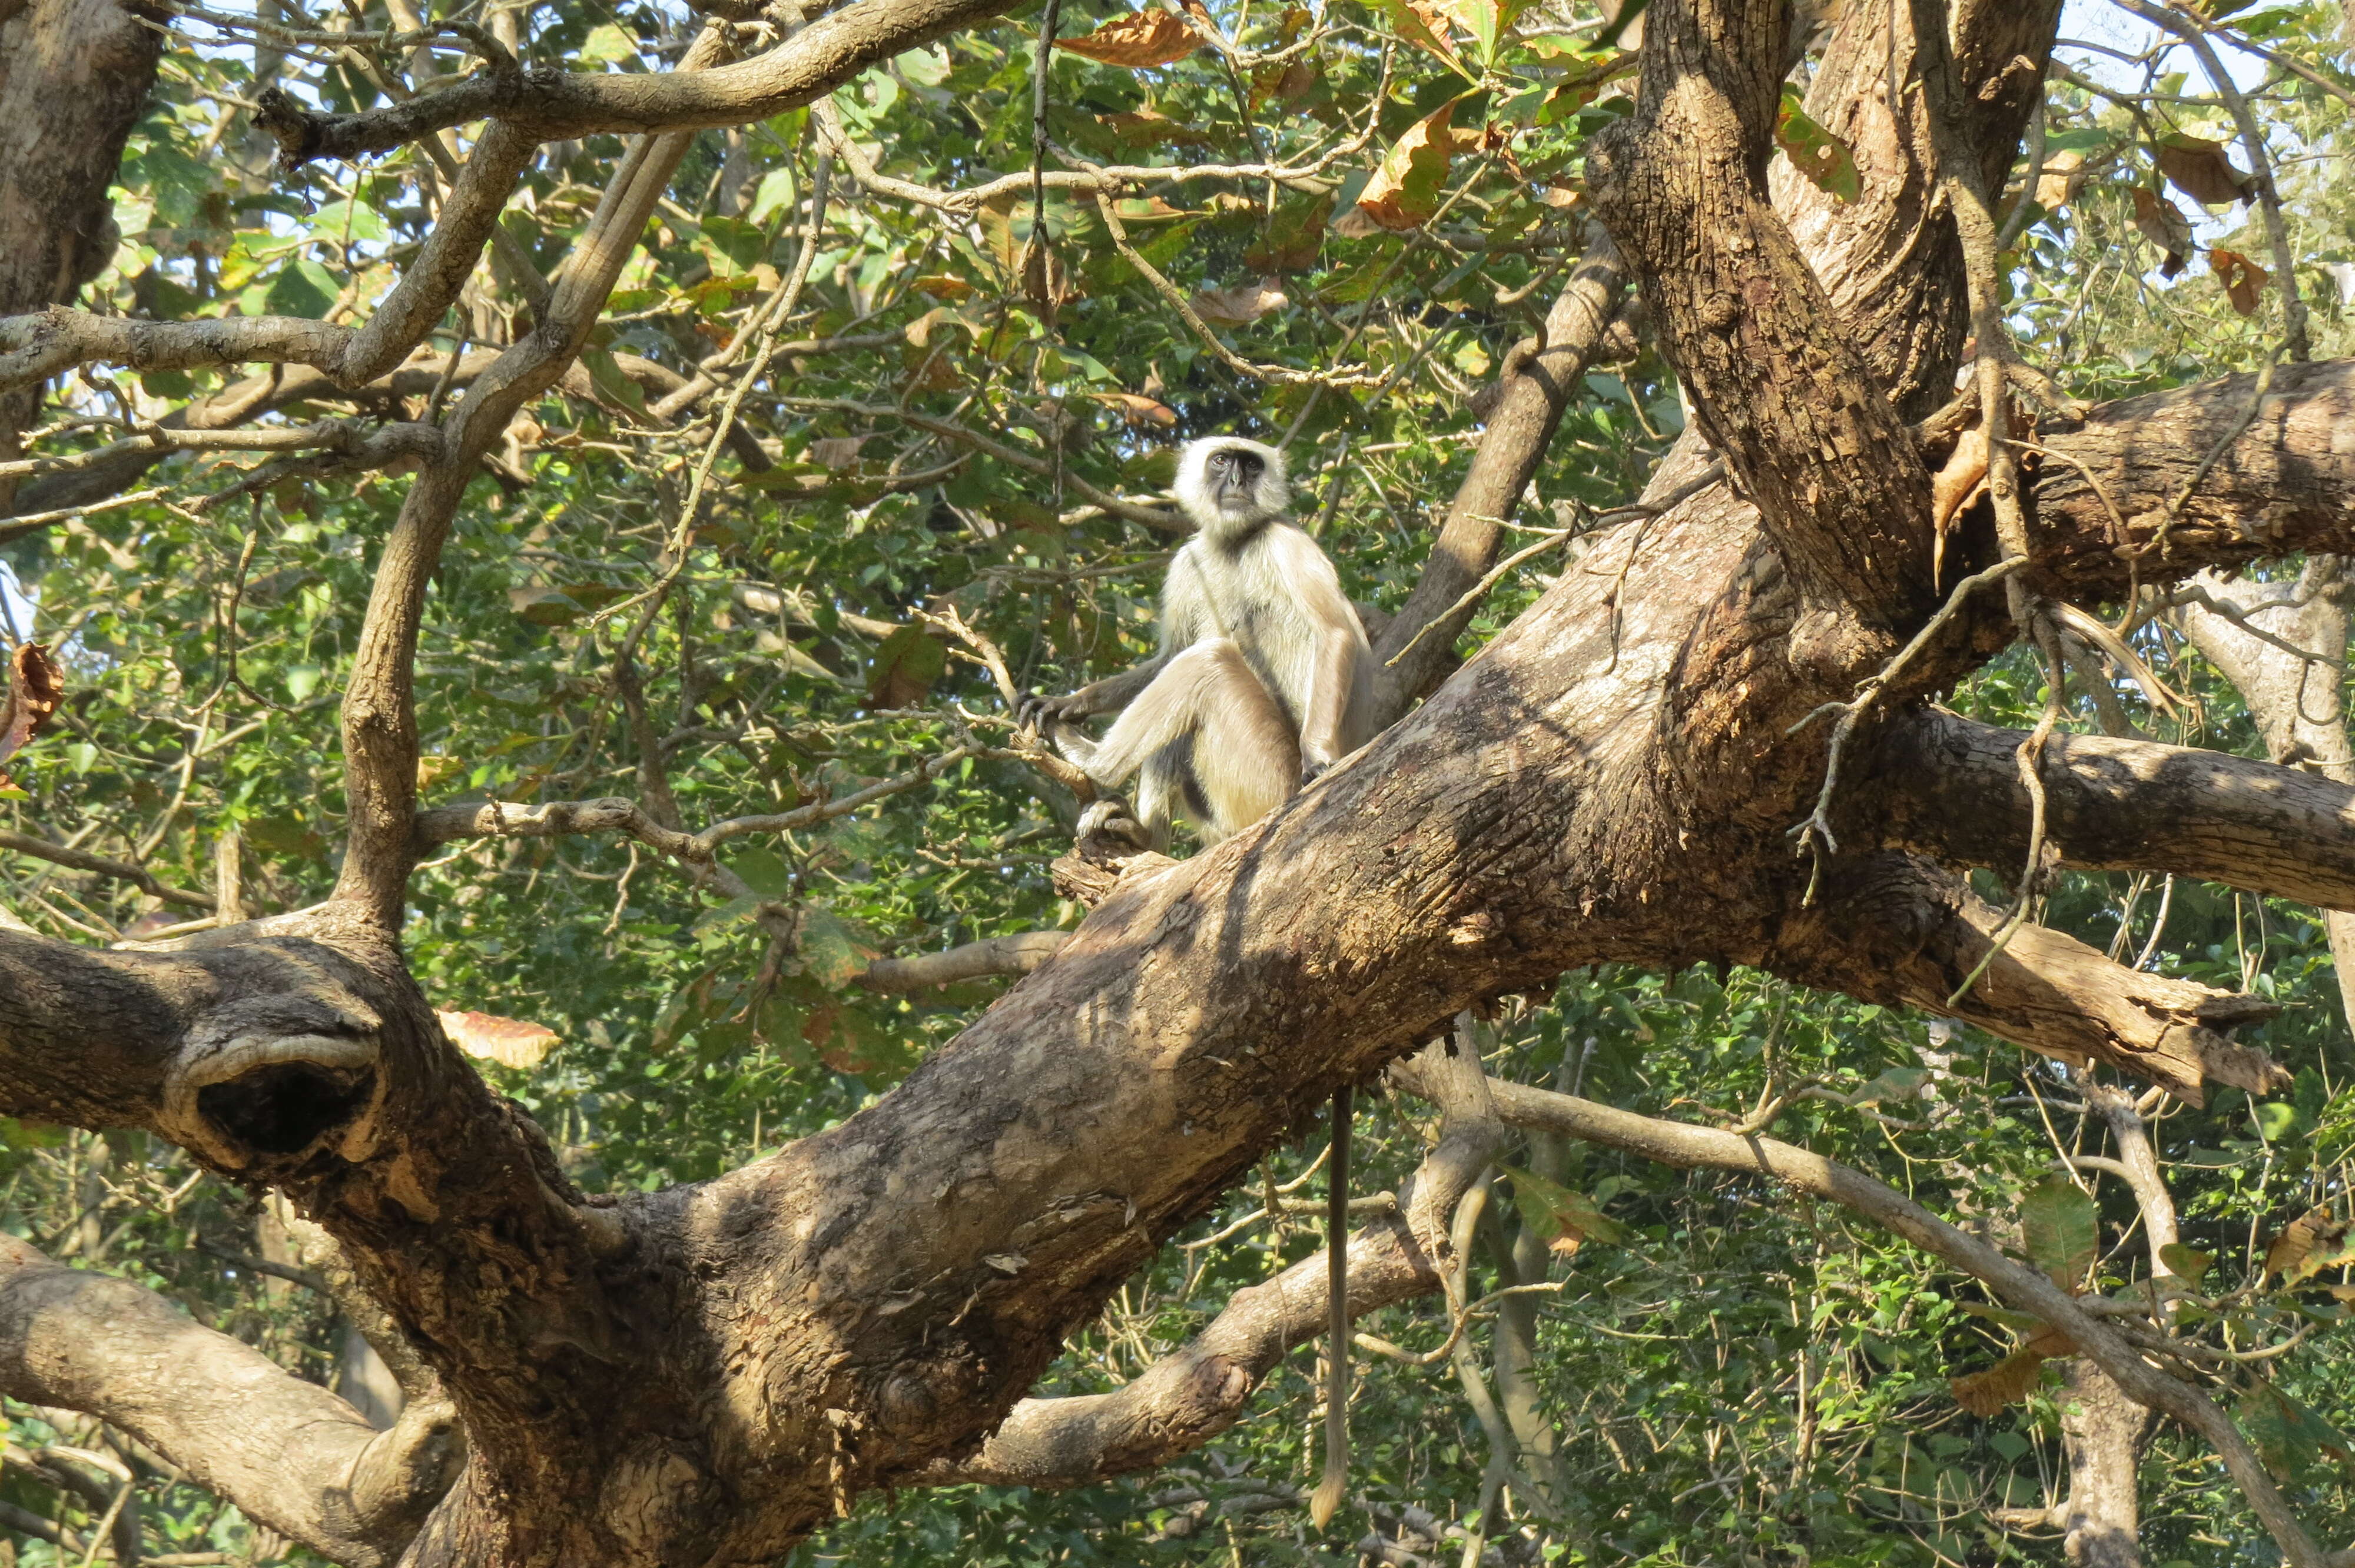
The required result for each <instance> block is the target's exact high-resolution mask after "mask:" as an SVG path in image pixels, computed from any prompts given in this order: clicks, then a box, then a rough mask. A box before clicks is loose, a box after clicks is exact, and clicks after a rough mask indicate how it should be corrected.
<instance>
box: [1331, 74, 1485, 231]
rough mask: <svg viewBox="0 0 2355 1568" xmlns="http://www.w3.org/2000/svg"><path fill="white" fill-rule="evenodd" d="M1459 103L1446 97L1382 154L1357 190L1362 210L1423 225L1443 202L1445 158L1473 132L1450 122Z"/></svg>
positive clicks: (1379, 219) (1381, 219)
mask: <svg viewBox="0 0 2355 1568" xmlns="http://www.w3.org/2000/svg"><path fill="white" fill-rule="evenodd" d="M1454 116H1455V104H1454V103H1452V102H1450V103H1443V104H1441V105H1440V106H1439V108H1438V109H1437V110H1436V111H1433V112H1432V113H1430V114H1427V115H1425V116H1424V117H1423V118H1422V119H1421V120H1418V121H1416V122H1414V123H1413V124H1412V125H1411V126H1409V127H1407V132H1406V134H1405V135H1403V136H1401V137H1400V138H1399V139H1398V143H1397V144H1396V145H1394V146H1393V147H1391V150H1390V151H1389V152H1388V153H1386V154H1383V155H1382V166H1381V167H1380V168H1379V169H1376V170H1375V171H1374V177H1373V178H1372V179H1370V180H1368V181H1367V182H1366V188H1365V189H1364V190H1362V191H1360V192H1359V193H1358V210H1359V211H1360V212H1363V213H1364V214H1365V215H1366V216H1367V217H1370V218H1372V219H1373V220H1374V221H1375V222H1376V223H1378V224H1380V226H1381V227H1382V228H1391V229H1400V230H1404V229H1409V228H1422V227H1423V224H1425V223H1427V222H1429V221H1430V218H1431V215H1432V214H1433V212H1435V211H1437V210H1438V207H1439V187H1440V185H1442V184H1443V183H1444V181H1445V180H1446V178H1447V161H1448V160H1449V159H1450V158H1452V157H1454V156H1455V153H1456V149H1457V148H1458V147H1460V146H1461V145H1462V144H1463V143H1465V142H1467V141H1470V140H1471V139H1472V138H1471V137H1470V136H1467V135H1464V134H1462V133H1460V132H1456V131H1455V129H1454V128H1453V127H1452V126H1450V125H1449V123H1448V122H1449V121H1450V120H1451V119H1452V118H1453V117H1454Z"/></svg>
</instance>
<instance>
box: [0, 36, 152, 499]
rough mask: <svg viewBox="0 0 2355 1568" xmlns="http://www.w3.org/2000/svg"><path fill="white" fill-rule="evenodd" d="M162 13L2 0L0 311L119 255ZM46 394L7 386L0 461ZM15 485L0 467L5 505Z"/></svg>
mask: <svg viewBox="0 0 2355 1568" xmlns="http://www.w3.org/2000/svg"><path fill="white" fill-rule="evenodd" d="M161 20H162V16H161V15H160V14H159V13H156V12H154V11H151V10H148V9H147V8H145V7H140V8H138V9H137V10H136V11H135V12H134V10H133V9H132V8H129V7H126V6H125V5H122V4H120V3H119V0H0V316H13V315H21V314H23V313H26V312H28V311H37V310H39V309H40V308H41V307H42V306H44V305H51V304H64V303H67V302H70V301H71V300H72V299H73V297H74V295H75V294H76V293H77V292H78V291H80V288H81V286H82V285H83V284H84V283H87V282H88V281H90V280H91V279H92V278H95V277H96V276H98V274H99V273H100V272H101V271H102V270H105V267H106V264H107V263H108V262H109V261H111V260H113V259H114V247H115V241H116V238H117V236H116V234H115V229H114V217H113V213H112V207H111V204H110V203H109V201H108V199H107V188H108V186H109V185H112V183H113V180H114V170H115V165H116V164H119V163H120V162H121V161H122V159H123V142H124V140H125V139H126V138H128V137H129V136H130V134H131V128H132V126H133V125H134V124H136V123H137V122H138V120H139V111H140V110H141V109H143V108H144V107H145V105H146V102H147V90H148V89H149V88H150V87H152V86H153V85H154V84H155V62H156V61H157V60H158V59H160V58H163V50H164V38H163V34H162V33H161V32H160V31H159V30H158V26H156V24H159V23H160V22H161ZM39 395H40V394H39V388H38V387H18V388H16V389H15V390H13V391H5V392H0V461H6V460H7V459H10V458H13V457H16V455H18V445H17V441H18V437H19V436H20V435H21V433H22V432H23V431H24V430H25V429H27V427H28V426H29V425H30V424H31V423H32V416H33V410H34V408H36V406H37V401H38V398H39ZM13 487H14V482H13V481H11V480H7V479H0V512H5V511H6V509H7V504H8V492H9V491H10V490H11V489H13Z"/></svg>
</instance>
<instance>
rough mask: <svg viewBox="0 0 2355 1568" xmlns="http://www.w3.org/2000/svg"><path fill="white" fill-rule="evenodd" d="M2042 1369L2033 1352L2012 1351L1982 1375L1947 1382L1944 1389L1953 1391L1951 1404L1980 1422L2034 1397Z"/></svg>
mask: <svg viewBox="0 0 2355 1568" xmlns="http://www.w3.org/2000/svg"><path fill="white" fill-rule="evenodd" d="M2043 1365H2044V1357H2043V1356H2042V1355H2041V1354H2040V1353H2038V1352H2037V1351H2031V1350H2019V1351H2012V1352H2011V1354H2009V1355H2008V1356H2006V1357H2004V1358H2003V1360H2001V1361H1998V1362H1996V1363H1995V1365H1993V1366H1991V1367H1989V1368H1987V1371H1985V1372H1973V1373H1971V1374H1970V1375H1969V1376H1968V1377H1958V1378H1952V1379H1949V1380H1948V1382H1947V1385H1946V1386H1947V1387H1949V1388H1951V1389H1953V1390H1954V1393H1955V1404H1959V1405H1961V1406H1962V1407H1963V1408H1964V1409H1965V1410H1967V1411H1969V1412H1970V1413H1971V1414H1973V1415H1977V1416H1979V1417H1981V1418H1982V1419H1984V1418H1985V1417H1987V1416H1990V1415H1994V1414H1997V1413H1998V1412H1999V1411H2001V1410H2002V1409H2003V1407H2004V1406H2005V1405H2007V1404H2019V1402H2020V1401H2021V1400H2023V1399H2026V1398H2027V1397H2028V1396H2029V1395H2030V1393H2034V1392H2035V1389H2036V1378H2037V1372H2038V1371H2039V1369H2041V1367H2042V1366H2043Z"/></svg>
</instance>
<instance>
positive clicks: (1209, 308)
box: [1192, 278, 1292, 326]
mask: <svg viewBox="0 0 2355 1568" xmlns="http://www.w3.org/2000/svg"><path fill="white" fill-rule="evenodd" d="M1291 302H1292V301H1291V298H1290V296H1288V295H1286V294H1285V293H1284V291H1283V290H1282V289H1281V288H1279V287H1277V285H1276V281H1275V280H1274V279H1273V278H1262V279H1261V280H1260V281H1258V282H1256V283H1237V284H1236V285H1235V286H1234V287H1232V288H1231V289H1205V290H1203V291H1201V292H1200V293H1199V294H1196V295H1195V296H1194V298H1193V301H1192V303H1193V306H1194V313H1195V314H1196V315H1198V316H1200V317H1201V318H1202V319H1203V320H1204V321H1206V322H1209V323H1212V324H1213V325H1216V326H1249V325H1251V323H1253V322H1255V321H1257V320H1259V318H1260V317H1262V316H1263V315H1265V314H1267V313H1268V312H1270V311H1273V310H1279V309H1281V308H1282V307H1284V306H1285V305H1288V304H1290V303H1291Z"/></svg>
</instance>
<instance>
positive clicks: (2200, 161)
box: [2158, 132, 2254, 207]
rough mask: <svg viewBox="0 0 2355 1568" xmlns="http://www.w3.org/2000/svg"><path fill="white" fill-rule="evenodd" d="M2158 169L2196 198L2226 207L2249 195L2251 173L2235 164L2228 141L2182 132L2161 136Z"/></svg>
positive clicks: (2183, 190) (2195, 199) (2184, 192)
mask: <svg viewBox="0 0 2355 1568" xmlns="http://www.w3.org/2000/svg"><path fill="white" fill-rule="evenodd" d="M2158 172H2159V173H2160V174H2162V175H2166V176H2167V179H2168V183H2169V185H2173V186H2174V187H2175V188H2176V189H2177V190H2179V191H2181V192H2182V193H2183V194H2184V195H2185V196H2190V198H2191V199H2192V200H2193V201H2196V202H2200V203H2202V204H2204V205H2206V206H2209V207H2222V206H2224V205H2225V204H2227V203H2229V202H2236V201H2242V200H2244V199H2246V197H2247V196H2248V194H2249V187H2250V186H2251V185H2253V184H2254V181H2253V180H2251V179H2250V177H2249V176H2248V175H2244V174H2243V173H2242V172H2241V171H2240V170H2238V169H2236V168H2234V167H2233V166H2232V159H2231V158H2229V157H2227V156H2225V154H2224V143H2222V142H2211V141H2209V140H2208V139H2207V138H2206V137H2204V136H2187V135H2184V134H2182V133H2181V132H2177V133H2175V134H2173V135H2169V136H2162V137H2160V138H2159V139H2158Z"/></svg>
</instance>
